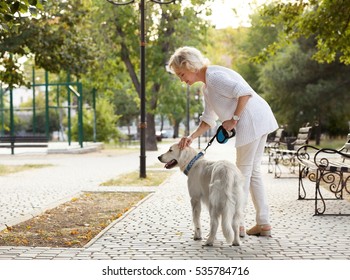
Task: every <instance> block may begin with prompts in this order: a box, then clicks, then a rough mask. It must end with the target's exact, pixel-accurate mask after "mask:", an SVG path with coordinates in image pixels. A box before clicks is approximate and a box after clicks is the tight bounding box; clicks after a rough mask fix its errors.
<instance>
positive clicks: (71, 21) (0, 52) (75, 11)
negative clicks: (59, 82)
mask: <svg viewBox="0 0 350 280" xmlns="http://www.w3.org/2000/svg"><path fill="white" fill-rule="evenodd" d="M11 2H12V1H11ZM14 2H18V1H14ZM21 2H23V3H28V1H21ZM85 2H86V1H83V0H74V1H53V0H51V1H46V2H45V4H44V5H43V6H42V9H41V10H38V11H37V12H38V14H37V16H35V17H22V16H16V17H15V18H14V21H15V22H16V24H15V25H12V26H11V28H9V29H0V38H1V41H0V62H1V63H2V64H3V69H2V71H1V72H2V73H1V76H0V79H1V81H3V82H4V83H6V84H8V85H9V86H11V87H13V86H18V85H25V84H26V81H25V78H24V75H23V73H21V70H20V69H19V67H17V60H18V59H19V58H20V57H22V56H29V55H34V59H35V64H36V66H38V67H42V68H44V69H46V70H48V71H50V72H52V73H59V72H60V71H66V72H70V73H71V74H73V75H76V76H77V77H79V76H81V74H82V73H85V72H86V71H87V68H88V67H90V65H91V64H92V63H93V61H94V55H93V54H94V50H95V48H94V44H93V42H92V40H91V37H90V36H89V34H88V28H89V22H87V21H86V20H85V17H84V16H85V14H86V13H87V12H88V10H87V8H86V6H85V5H84V4H85ZM30 3H36V1H30ZM11 60H12V61H11Z"/></svg>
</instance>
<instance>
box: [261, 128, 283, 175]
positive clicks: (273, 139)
mask: <svg viewBox="0 0 350 280" xmlns="http://www.w3.org/2000/svg"><path fill="white" fill-rule="evenodd" d="M270 135H271V136H270ZM283 136H284V128H283V127H280V128H278V129H277V130H276V131H275V132H273V133H270V134H269V137H268V138H267V142H266V145H265V153H266V154H268V155H270V150H271V149H278V148H279V146H280V145H281V144H284V143H283V142H282V141H283ZM268 170H269V173H272V170H273V163H272V157H270V156H269V161H268Z"/></svg>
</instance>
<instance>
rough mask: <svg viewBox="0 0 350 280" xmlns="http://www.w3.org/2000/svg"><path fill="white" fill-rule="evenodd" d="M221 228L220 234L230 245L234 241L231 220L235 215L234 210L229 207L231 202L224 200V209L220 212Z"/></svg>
mask: <svg viewBox="0 0 350 280" xmlns="http://www.w3.org/2000/svg"><path fill="white" fill-rule="evenodd" d="M221 214H222V216H221V227H222V233H223V234H224V237H225V239H226V241H227V243H229V244H232V242H233V239H234V232H233V229H232V220H233V216H234V215H235V210H234V208H233V207H232V205H231V201H229V200H226V201H225V202H224V209H223V211H222V212H221Z"/></svg>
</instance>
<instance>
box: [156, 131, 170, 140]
mask: <svg viewBox="0 0 350 280" xmlns="http://www.w3.org/2000/svg"><path fill="white" fill-rule="evenodd" d="M171 134H172V131H170V130H162V131H160V130H158V131H156V138H157V141H162V139H163V138H170V137H172V135H171Z"/></svg>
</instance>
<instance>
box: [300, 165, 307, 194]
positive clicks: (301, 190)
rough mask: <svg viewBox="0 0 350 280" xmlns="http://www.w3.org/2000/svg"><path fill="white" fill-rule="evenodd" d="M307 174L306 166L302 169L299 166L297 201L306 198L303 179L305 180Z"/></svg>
mask: <svg viewBox="0 0 350 280" xmlns="http://www.w3.org/2000/svg"><path fill="white" fill-rule="evenodd" d="M308 173H309V168H307V167H306V166H303V167H302V166H301V165H300V164H299V183H298V200H302V199H305V198H306V191H305V187H304V182H303V178H305V177H306V176H307V174H308Z"/></svg>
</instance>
